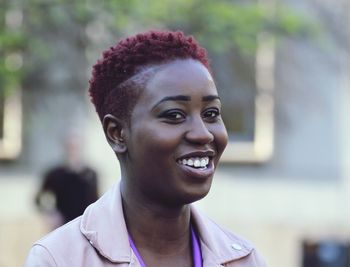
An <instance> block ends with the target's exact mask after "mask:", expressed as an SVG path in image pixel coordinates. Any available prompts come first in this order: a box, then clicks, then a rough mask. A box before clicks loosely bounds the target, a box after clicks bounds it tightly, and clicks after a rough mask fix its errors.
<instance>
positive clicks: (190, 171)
mask: <svg viewBox="0 0 350 267" xmlns="http://www.w3.org/2000/svg"><path fill="white" fill-rule="evenodd" d="M178 165H179V166H180V168H181V170H182V171H183V172H185V173H186V175H187V176H190V177H193V178H196V179H200V180H204V179H208V178H209V177H212V176H213V175H214V163H213V161H209V164H208V165H207V168H205V169H196V168H192V167H190V166H187V165H183V164H180V163H178Z"/></svg>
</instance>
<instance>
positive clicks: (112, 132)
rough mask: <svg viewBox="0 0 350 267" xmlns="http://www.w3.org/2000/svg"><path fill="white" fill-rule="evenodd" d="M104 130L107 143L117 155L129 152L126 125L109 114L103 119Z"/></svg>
mask: <svg viewBox="0 0 350 267" xmlns="http://www.w3.org/2000/svg"><path fill="white" fill-rule="evenodd" d="M102 124H103V130H104V132H105V135H106V138H107V141H108V143H109V145H110V146H111V147H112V149H113V151H114V152H115V153H116V154H122V153H125V152H126V151H127V146H126V143H125V130H126V129H125V127H126V123H125V122H124V121H123V120H121V119H119V118H117V117H115V116H113V115H111V114H107V115H105V116H104V118H103V122H102Z"/></svg>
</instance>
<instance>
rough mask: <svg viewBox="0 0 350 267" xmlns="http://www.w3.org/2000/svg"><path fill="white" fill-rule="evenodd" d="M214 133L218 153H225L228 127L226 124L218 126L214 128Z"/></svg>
mask: <svg viewBox="0 0 350 267" xmlns="http://www.w3.org/2000/svg"><path fill="white" fill-rule="evenodd" d="M212 133H213V134H214V137H215V142H216V145H217V149H218V152H219V153H220V155H221V153H222V152H224V150H225V148H226V146H227V142H228V135H227V131H226V127H225V125H224V124H220V125H217V126H215V127H214V128H213V130H212Z"/></svg>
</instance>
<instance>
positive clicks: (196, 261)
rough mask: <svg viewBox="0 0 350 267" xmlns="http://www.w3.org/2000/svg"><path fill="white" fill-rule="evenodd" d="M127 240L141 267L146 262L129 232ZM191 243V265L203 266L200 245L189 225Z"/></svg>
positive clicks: (195, 266) (144, 266) (143, 266)
mask: <svg viewBox="0 0 350 267" xmlns="http://www.w3.org/2000/svg"><path fill="white" fill-rule="evenodd" d="M129 242H130V246H131V248H132V250H133V251H134V253H135V255H136V258H137V259H138V261H139V262H140V265H141V267H146V264H145V262H144V261H143V259H142V257H141V255H140V253H139V251H138V250H137V248H136V246H135V243H134V241H133V240H132V238H131V236H130V234H129ZM191 243H192V254H193V255H192V257H193V267H203V263H202V252H201V247H200V244H199V240H198V237H197V235H196V232H195V231H194V230H193V227H192V225H191Z"/></svg>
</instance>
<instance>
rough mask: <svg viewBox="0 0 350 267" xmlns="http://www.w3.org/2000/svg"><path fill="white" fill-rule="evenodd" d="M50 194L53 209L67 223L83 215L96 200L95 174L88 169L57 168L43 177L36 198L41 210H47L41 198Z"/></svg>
mask: <svg viewBox="0 0 350 267" xmlns="http://www.w3.org/2000/svg"><path fill="white" fill-rule="evenodd" d="M46 193H49V194H52V195H53V197H54V200H55V202H54V203H55V207H50V208H55V209H56V210H57V211H58V212H59V213H60V215H61V216H62V219H63V222H62V223H67V222H69V221H71V220H73V219H75V218H76V217H78V216H80V215H81V214H83V212H84V210H85V208H86V207H87V206H88V205H90V204H91V203H93V202H95V201H96V200H97V198H98V190H97V174H96V172H95V171H94V170H92V169H91V168H89V167H83V168H81V169H73V168H70V167H68V166H58V167H55V168H53V169H51V170H49V171H48V172H47V173H46V174H45V175H44V180H43V184H42V187H41V189H40V191H39V193H38V195H37V197H36V203H37V205H38V206H39V208H40V209H42V210H45V209H46V210H47V209H48V208H47V205H48V203H45V201H46V199H45V197H43V196H44V195H45V194H46Z"/></svg>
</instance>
